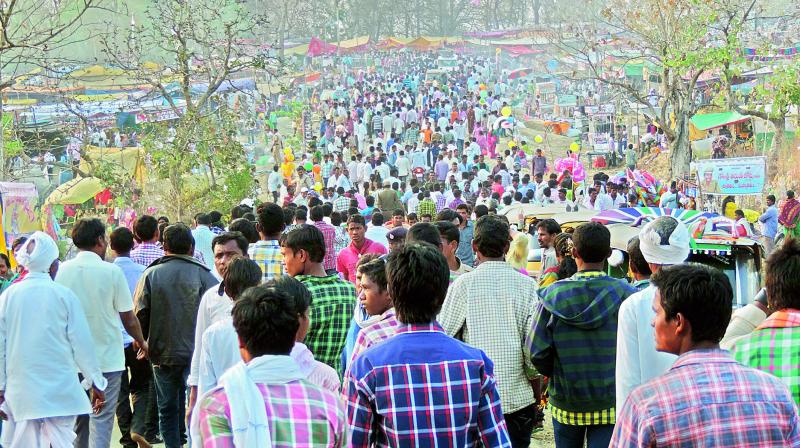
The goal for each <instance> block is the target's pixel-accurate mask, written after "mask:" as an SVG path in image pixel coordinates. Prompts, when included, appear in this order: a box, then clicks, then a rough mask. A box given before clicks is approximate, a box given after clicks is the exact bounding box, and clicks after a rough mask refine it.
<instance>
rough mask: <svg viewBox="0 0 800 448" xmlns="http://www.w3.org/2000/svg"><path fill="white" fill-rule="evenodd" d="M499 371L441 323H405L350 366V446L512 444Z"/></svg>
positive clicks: (348, 412) (497, 445)
mask: <svg viewBox="0 0 800 448" xmlns="http://www.w3.org/2000/svg"><path fill="white" fill-rule="evenodd" d="M492 371H493V365H492V361H490V360H489V358H488V357H487V356H486V354H484V353H483V352H482V351H480V350H479V349H476V348H474V347H470V346H468V345H466V344H464V343H462V342H459V341H457V340H455V339H453V338H451V337H449V336H447V335H446V334H444V331H443V330H442V327H440V326H439V324H437V323H435V322H434V323H430V324H425V325H423V324H414V325H405V324H400V325H399V326H398V327H397V331H396V334H395V335H394V336H393V337H391V338H389V339H387V340H386V341H384V342H382V343H380V344H378V345H376V346H374V347H372V348H370V349H368V350H366V351H365V352H363V353H362V354H361V356H359V357H358V359H356V360H355V361H354V363H353V365H352V366H351V367H350V372H349V373H348V375H347V378H346V386H345V395H346V396H347V416H348V420H349V423H350V429H351V430H352V440H351V446H353V447H364V448H366V447H370V446H380V447H405V446H424V447H434V446H453V447H475V446H481V444H482V446H487V447H510V446H511V442H510V441H509V436H508V429H507V427H506V422H505V420H504V419H503V411H502V409H501V406H500V397H499V395H498V393H497V387H496V383H495V379H494V376H493V375H492Z"/></svg>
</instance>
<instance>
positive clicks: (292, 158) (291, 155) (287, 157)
mask: <svg viewBox="0 0 800 448" xmlns="http://www.w3.org/2000/svg"><path fill="white" fill-rule="evenodd" d="M286 160H287V161H288V162H294V154H288V155H287V156H286Z"/></svg>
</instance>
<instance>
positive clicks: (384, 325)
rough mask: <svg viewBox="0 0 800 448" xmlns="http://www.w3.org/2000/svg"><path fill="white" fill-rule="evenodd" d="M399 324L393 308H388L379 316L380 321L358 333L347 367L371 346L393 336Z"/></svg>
mask: <svg viewBox="0 0 800 448" xmlns="http://www.w3.org/2000/svg"><path fill="white" fill-rule="evenodd" d="M398 325H399V323H398V322H397V317H395V313H394V308H389V309H388V310H386V312H384V313H383V314H381V319H380V320H379V321H377V322H375V323H373V324H371V325H368V326H366V327H364V328H362V329H361V331H359V332H358V337H357V338H356V343H355V345H354V346H353V354H352V355H351V356H350V362H349V363H348V364H347V365H353V360H355V359H356V358H357V357H358V355H360V354H361V352H363V351H365V350H366V349H368V348H370V347H372V346H373V345H375V344H377V343H379V342H382V341H385V340H387V339H389V338H390V337H392V336H394V332H395V330H396V329H397V326H398Z"/></svg>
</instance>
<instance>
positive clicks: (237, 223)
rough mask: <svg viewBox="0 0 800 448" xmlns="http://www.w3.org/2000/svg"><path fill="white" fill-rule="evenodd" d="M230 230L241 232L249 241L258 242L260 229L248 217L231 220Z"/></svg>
mask: <svg viewBox="0 0 800 448" xmlns="http://www.w3.org/2000/svg"><path fill="white" fill-rule="evenodd" d="M228 230H230V231H231V232H239V233H241V234H242V235H244V237H245V239H247V242H249V243H251V244H253V243H256V242H258V230H256V225H255V224H253V222H252V221H250V220H249V219H246V218H237V219H234V220H233V221H231V223H230V225H228Z"/></svg>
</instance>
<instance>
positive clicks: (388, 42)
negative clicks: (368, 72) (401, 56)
mask: <svg viewBox="0 0 800 448" xmlns="http://www.w3.org/2000/svg"><path fill="white" fill-rule="evenodd" d="M412 40H413V39H410V38H405V37H387V38H386V39H384V40H382V41H380V42H378V43H377V44H376V45H375V47H376V48H380V49H385V50H388V49H392V48H405V47H406V45H408V43H409V42H411V41H412Z"/></svg>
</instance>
